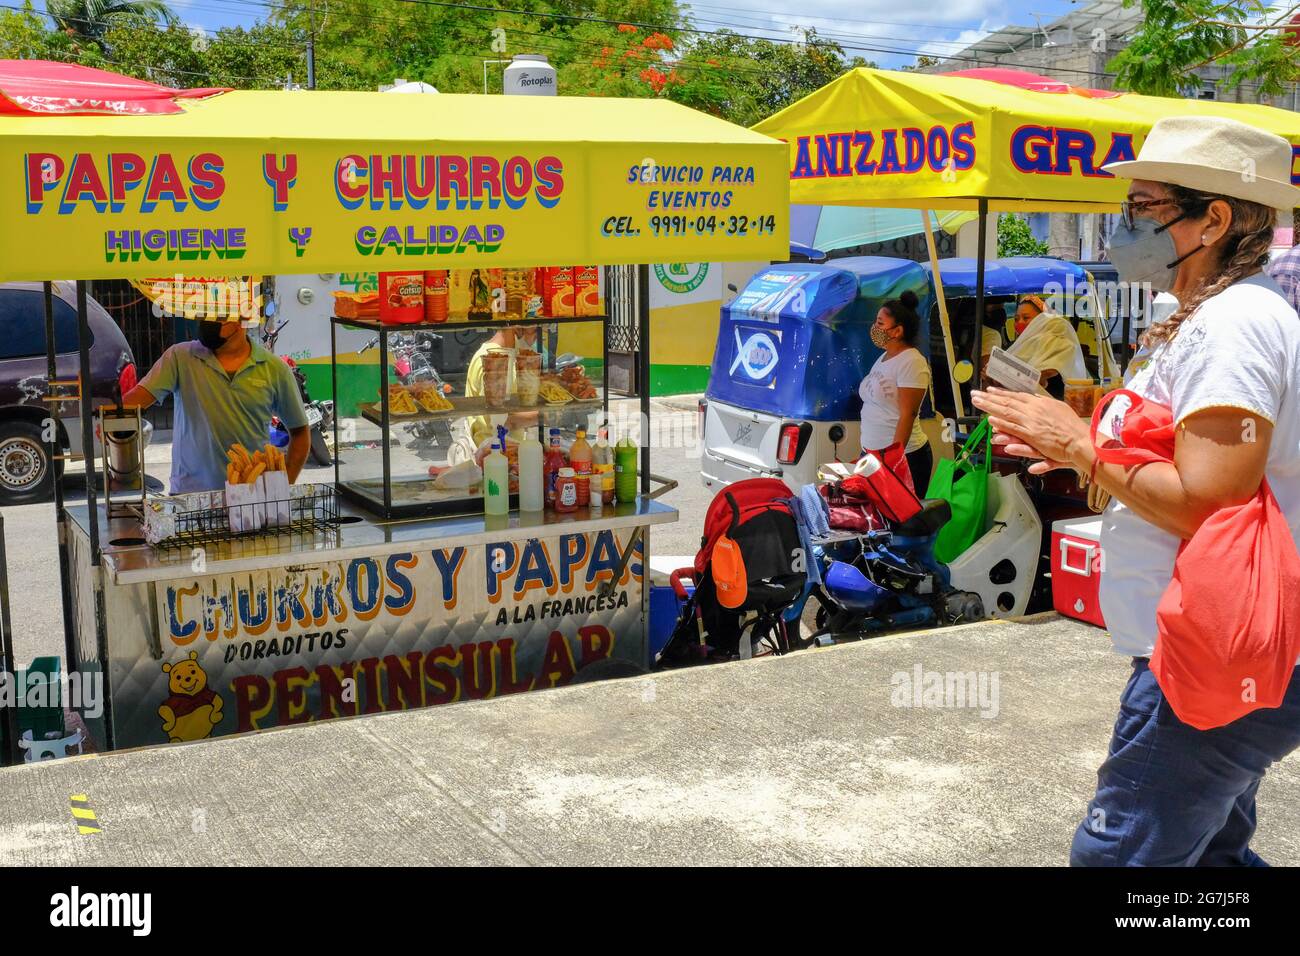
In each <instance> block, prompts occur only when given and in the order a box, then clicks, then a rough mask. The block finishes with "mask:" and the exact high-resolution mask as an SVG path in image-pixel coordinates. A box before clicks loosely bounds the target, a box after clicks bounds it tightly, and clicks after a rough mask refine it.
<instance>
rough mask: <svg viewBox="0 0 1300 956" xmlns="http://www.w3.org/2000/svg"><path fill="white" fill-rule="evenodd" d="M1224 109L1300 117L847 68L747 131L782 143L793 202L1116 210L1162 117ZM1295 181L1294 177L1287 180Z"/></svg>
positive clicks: (1250, 115) (1297, 124)
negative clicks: (1125, 169)
mask: <svg viewBox="0 0 1300 956" xmlns="http://www.w3.org/2000/svg"><path fill="white" fill-rule="evenodd" d="M1180 114H1201V115H1210V116H1227V117H1230V118H1233V119H1238V120H1240V121H1241V122H1244V123H1250V124H1251V125H1254V126H1258V127H1260V128H1262V129H1267V130H1269V131H1271V132H1274V133H1277V134H1278V135H1279V136H1282V137H1284V138H1285V139H1287V140H1289V141H1290V142H1291V143H1292V144H1295V145H1300V115H1298V114H1296V113H1293V112H1291V111H1289V110H1282V109H1275V108H1273V107H1269V106H1254V105H1248V104H1237V103H1220V102H1215V101H1206V100H1183V99H1171V98H1166V97H1158V96H1140V95H1138V94H1135V93H1121V94H1119V95H1116V96H1106V97H1095V96H1088V95H1084V94H1082V93H1080V92H1062V93H1045V92H1038V91H1035V90H1026V89H1021V88H1019V87H1016V86H1009V85H1007V84H1005V83H995V82H990V81H989V80H983V79H973V78H969V77H957V76H943V75H929V74H924V73H910V72H897V71H890V70H869V69H858V70H852V71H850V72H848V73H846V74H844V75H843V76H841V77H840V78H839V79H837V80H834V81H833V82H831V83H829V84H827V85H826V86H824V87H822V88H821V89H820V90H817V91H816V92H815V93H812V94H810V95H808V96H806V97H804V98H803V99H802V100H800V101H799V102H797V103H794V104H793V105H791V106H789V107H787V108H786V109H784V110H782V111H781V112H779V113H776V114H774V115H773V116H770V117H768V118H767V119H765V120H763V121H762V122H760V123H758V124H757V125H755V126H754V130H755V131H757V132H760V133H765V134H767V135H769V136H775V137H777V138H778V139H783V140H785V141H786V143H787V148H788V150H789V156H788V163H789V166H788V168H789V170H790V201H791V202H796V203H822V204H826V205H860V206H907V207H915V208H938V209H977V210H978V209H979V208H980V202H981V200H983V201H984V202H985V203H986V205H987V208H988V209H990V210H993V211H1029V210H1033V211H1040V212H1042V211H1064V212H1087V211H1114V210H1115V209H1116V207H1117V204H1118V203H1119V202H1120V201H1121V200H1123V198H1124V191H1125V189H1126V188H1127V181H1126V180H1122V179H1116V178H1115V177H1114V176H1111V175H1110V174H1109V173H1106V172H1103V171H1102V169H1101V167H1102V166H1103V165H1105V164H1106V163H1108V162H1114V161H1116V160H1120V159H1130V158H1133V157H1135V156H1136V154H1137V151H1138V149H1140V148H1141V145H1142V140H1143V138H1144V137H1145V136H1146V133H1147V131H1148V130H1149V129H1150V128H1151V125H1152V124H1153V123H1154V122H1155V121H1156V120H1157V119H1159V118H1161V117H1163V116H1173V115H1180ZM1294 178H1296V177H1294V176H1293V179H1294Z"/></svg>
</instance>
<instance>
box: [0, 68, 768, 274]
mask: <svg viewBox="0 0 1300 956" xmlns="http://www.w3.org/2000/svg"><path fill="white" fill-rule="evenodd" d="M180 105H181V106H182V108H183V112H181V113H178V114H173V115H165V116H8V115H0V168H2V169H4V170H7V171H8V175H6V176H3V177H0V222H3V224H4V228H3V229H0V281H3V280H9V279H45V278H48V277H49V276H51V275H58V276H60V277H65V278H76V279H83V278H84V279H91V278H94V279H102V278H148V277H154V276H158V275H160V274H161V275H167V274H168V273H175V272H183V273H185V274H190V275H194V274H202V275H210V274H239V275H248V274H254V275H257V274H277V273H293V272H298V273H300V272H338V271H342V270H355V269H357V268H358V267H359V266H360V267H362V268H366V269H367V270H370V271H397V270H410V269H416V270H424V269H446V268H454V267H462V266H468V265H477V266H484V265H488V266H503V267H518V266H532V265H547V264H551V263H556V262H561V263H564V262H570V263H584V262H596V263H601V264H610V265H613V264H618V263H641V262H665V261H673V262H676V261H692V260H701V261H719V260H742V261H744V260H755V259H760V260H761V259H782V258H784V257H785V256H786V254H787V242H788V237H789V235H788V234H789V199H788V196H787V190H786V178H785V168H784V161H785V160H784V146H783V145H782V144H781V143H779V142H777V141H775V140H772V139H769V138H768V137H766V136H763V135H760V134H758V133H754V132H750V131H749V130H745V129H742V128H740V127H738V126H734V125H732V124H730V123H727V122H725V121H723V120H720V119H717V118H715V117H712V116H707V115H705V114H703V113H699V112H696V111H694V110H691V109H687V108H686V107H683V106H679V105H677V104H675V103H670V102H667V101H663V100H622V99H604V98H598V97H510V96H491V97H489V96H465V95H445V94H444V95H439V96H429V97H403V96H387V95H384V94H382V93H334V92H231V93H225V94H223V95H219V96H214V97H212V98H210V99H206V100H201V101H184V102H182V103H181V104H180Z"/></svg>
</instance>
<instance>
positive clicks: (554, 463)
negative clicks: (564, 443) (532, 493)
mask: <svg viewBox="0 0 1300 956" xmlns="http://www.w3.org/2000/svg"><path fill="white" fill-rule="evenodd" d="M568 464H569V460H568V458H567V457H565V454H564V449H563V448H561V447H560V430H559V429H558V428H552V429H551V447H550V448H548V449H547V450H546V457H545V459H544V460H543V467H542V475H543V483H544V484H545V485H546V506H547V507H548V508H554V507H555V476H556V475H557V474H558V473H559V471H560V469H561V468H564V467H566V466H567V465H568Z"/></svg>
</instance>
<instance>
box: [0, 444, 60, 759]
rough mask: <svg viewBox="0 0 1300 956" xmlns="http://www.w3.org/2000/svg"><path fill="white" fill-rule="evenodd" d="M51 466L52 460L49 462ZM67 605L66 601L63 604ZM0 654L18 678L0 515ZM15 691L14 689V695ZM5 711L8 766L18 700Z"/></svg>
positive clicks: (14, 747)
mask: <svg viewBox="0 0 1300 956" xmlns="http://www.w3.org/2000/svg"><path fill="white" fill-rule="evenodd" d="M51 466H53V462H51ZM64 606H65V607H66V606H67V605H66V603H65V605H64ZM0 655H3V656H4V662H5V663H4V671H3V673H5V674H8V675H9V679H10V680H13V681H17V680H18V661H16V660H15V659H14V632H13V626H12V624H11V622H10V620H9V556H8V554H7V553H6V551H5V519H4V515H0ZM16 694H17V691H16V689H15V696H16ZM4 712H5V744H6V746H5V748H4V752H3V753H0V764H3V765H4V766H6V767H7V766H9V765H10V764H12V763H14V762H15V760H16V759H17V756H18V702H17V700H16V699H15V700H14V703H13V706H7V707H5V709H4Z"/></svg>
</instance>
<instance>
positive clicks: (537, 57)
mask: <svg viewBox="0 0 1300 956" xmlns="http://www.w3.org/2000/svg"><path fill="white" fill-rule="evenodd" d="M502 87H503V88H502V92H503V93H505V94H506V95H507V96H555V94H556V90H557V87H556V83H555V67H553V66H551V64H550V63H549V62H548V61H547V59H546V57H545V56H543V55H542V54H540V53H516V54H515V55H514V58H513V59H511V61H510V65H509V66H507V67H506V69H505V76H504V78H503V80H502Z"/></svg>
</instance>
